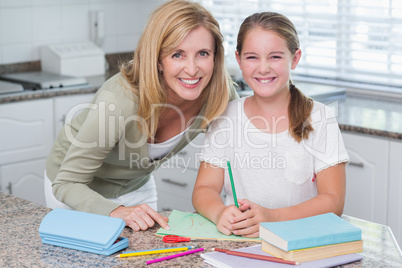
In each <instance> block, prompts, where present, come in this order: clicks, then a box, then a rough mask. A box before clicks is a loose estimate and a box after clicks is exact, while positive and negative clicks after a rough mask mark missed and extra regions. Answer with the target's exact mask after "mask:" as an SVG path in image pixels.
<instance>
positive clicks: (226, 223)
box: [193, 162, 241, 235]
mask: <svg viewBox="0 0 402 268" xmlns="http://www.w3.org/2000/svg"><path fill="white" fill-rule="evenodd" d="M223 182H224V170H223V169H222V168H220V167H217V166H214V165H211V164H209V163H206V162H201V165H200V169H199V171H198V176H197V181H196V183H195V186H194V190H193V205H194V208H195V209H196V210H197V211H198V212H199V213H200V214H201V215H203V216H204V217H206V218H208V219H209V220H211V221H212V222H214V223H215V224H216V226H217V228H218V230H219V231H220V232H222V233H223V234H226V235H230V234H231V233H232V232H231V231H230V230H229V229H228V228H229V227H230V226H231V224H232V222H233V219H234V217H235V216H237V215H240V214H241V211H240V210H239V209H238V208H236V207H235V206H234V205H231V206H228V207H226V206H225V204H224V203H223V201H222V197H221V195H220V194H221V192H222V188H223Z"/></svg>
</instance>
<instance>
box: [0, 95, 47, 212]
mask: <svg viewBox="0 0 402 268" xmlns="http://www.w3.org/2000/svg"><path fill="white" fill-rule="evenodd" d="M0 130H1V132H0V179H1V191H3V192H5V193H10V194H13V195H16V196H19V197H22V198H24V199H27V200H29V201H33V202H37V203H40V204H42V205H44V197H43V172H44V170H45V159H46V156H47V154H48V153H49V151H50V149H51V146H52V144H53V100H52V99H41V100H32V101H22V102H16V103H7V104H1V105H0Z"/></svg>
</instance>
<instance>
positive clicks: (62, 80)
mask: <svg viewBox="0 0 402 268" xmlns="http://www.w3.org/2000/svg"><path fill="white" fill-rule="evenodd" d="M0 79H1V80H5V81H9V82H13V83H18V84H21V85H22V86H23V88H24V89H25V90H37V89H51V88H64V87H76V86H82V85H88V82H87V80H86V79H85V78H83V77H73V76H66V75H59V74H53V73H46V72H25V73H12V74H4V75H0Z"/></svg>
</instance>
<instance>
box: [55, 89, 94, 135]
mask: <svg viewBox="0 0 402 268" xmlns="http://www.w3.org/2000/svg"><path fill="white" fill-rule="evenodd" d="M94 95H95V94H78V95H71V96H61V97H56V98H54V136H55V137H57V133H58V132H59V131H60V129H61V128H62V127H63V126H64V124H65V123H66V120H69V121H70V120H71V119H72V118H73V117H74V116H75V115H77V114H78V113H80V112H81V111H82V110H83V109H85V108H86V107H88V105H89V104H90V102H91V101H92V99H93V97H94Z"/></svg>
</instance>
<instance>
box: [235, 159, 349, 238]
mask: <svg viewBox="0 0 402 268" xmlns="http://www.w3.org/2000/svg"><path fill="white" fill-rule="evenodd" d="M316 180H317V191H318V195H317V196H315V197H313V198H311V199H309V200H307V201H305V202H303V203H300V204H297V205H294V206H291V207H285V208H278V209H268V208H264V207H261V206H259V205H257V204H255V203H252V202H250V201H248V200H239V204H241V205H243V206H248V208H249V209H248V210H247V211H245V212H244V213H242V214H241V215H239V216H237V217H235V222H236V223H234V224H233V225H232V226H231V227H230V228H232V229H231V230H232V231H233V233H234V234H236V235H243V236H246V237H257V236H258V228H259V223H260V222H268V221H285V220H294V219H300V218H305V217H310V216H314V215H318V214H323V213H327V212H333V213H335V214H337V215H339V216H340V215H341V214H342V212H343V206H344V203H345V192H346V174H345V163H341V164H338V165H335V166H332V167H329V168H326V169H324V170H322V171H320V172H318V173H317V177H316Z"/></svg>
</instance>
